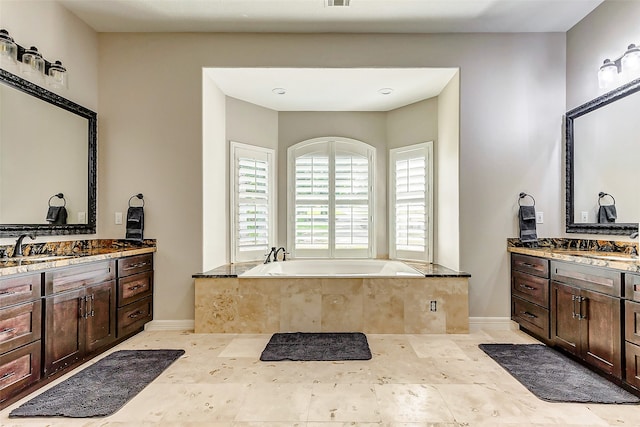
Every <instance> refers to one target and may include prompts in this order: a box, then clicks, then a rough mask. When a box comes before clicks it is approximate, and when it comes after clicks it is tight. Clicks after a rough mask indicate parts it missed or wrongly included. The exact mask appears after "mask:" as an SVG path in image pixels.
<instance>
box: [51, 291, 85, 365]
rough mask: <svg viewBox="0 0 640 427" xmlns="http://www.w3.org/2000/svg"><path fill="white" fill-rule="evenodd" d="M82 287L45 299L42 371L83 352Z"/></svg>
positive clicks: (78, 357) (74, 360) (69, 361)
mask: <svg viewBox="0 0 640 427" xmlns="http://www.w3.org/2000/svg"><path fill="white" fill-rule="evenodd" d="M84 296H85V292H84V289H78V290H74V291H69V292H63V293H61V294H57V295H53V296H50V297H48V298H46V299H45V331H46V332H45V350H44V372H45V374H47V375H50V374H52V373H53V372H55V371H57V370H58V369H62V368H64V367H65V366H68V365H71V364H73V363H74V362H76V361H78V360H80V358H81V357H82V356H83V352H84V345H85V321H84V318H83V317H84V312H85V308H86V304H85V302H86V301H85V299H84Z"/></svg>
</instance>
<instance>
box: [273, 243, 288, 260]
mask: <svg viewBox="0 0 640 427" xmlns="http://www.w3.org/2000/svg"><path fill="white" fill-rule="evenodd" d="M274 249H275V248H274ZM280 251H282V261H286V260H287V254H288V252H287V250H286V249H285V248H284V246H282V247H280V248H279V249H278V250H277V251H276V252H275V253H274V254H273V261H274V262H276V261H278V253H279V252H280Z"/></svg>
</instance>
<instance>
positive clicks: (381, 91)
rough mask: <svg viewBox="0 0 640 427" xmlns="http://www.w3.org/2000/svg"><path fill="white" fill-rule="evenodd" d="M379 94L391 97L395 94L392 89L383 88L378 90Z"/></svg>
mask: <svg viewBox="0 0 640 427" xmlns="http://www.w3.org/2000/svg"><path fill="white" fill-rule="evenodd" d="M378 93H379V94H381V95H391V94H392V93H393V89H392V88H390V87H383V88H382V89H378Z"/></svg>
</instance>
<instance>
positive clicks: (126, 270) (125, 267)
mask: <svg viewBox="0 0 640 427" xmlns="http://www.w3.org/2000/svg"><path fill="white" fill-rule="evenodd" d="M150 270H153V254H144V255H136V256H131V257H126V258H121V259H119V260H118V277H126V276H131V275H132V274H138V273H142V272H143V271H150Z"/></svg>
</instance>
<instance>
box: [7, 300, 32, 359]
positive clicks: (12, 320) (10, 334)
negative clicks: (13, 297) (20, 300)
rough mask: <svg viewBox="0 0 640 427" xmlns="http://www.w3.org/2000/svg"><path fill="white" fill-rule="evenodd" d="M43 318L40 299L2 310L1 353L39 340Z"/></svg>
mask: <svg viewBox="0 0 640 427" xmlns="http://www.w3.org/2000/svg"><path fill="white" fill-rule="evenodd" d="M41 318H42V302H41V301H40V300H38V301H33V302H30V303H25V304H20V305H14V306H12V307H8V308H3V309H2V310H0V353H5V352H7V351H9V350H13V349H15V348H18V347H20V346H22V345H24V344H28V343H30V342H32V341H35V340H39V339H40V330H41V323H40V319H41Z"/></svg>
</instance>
